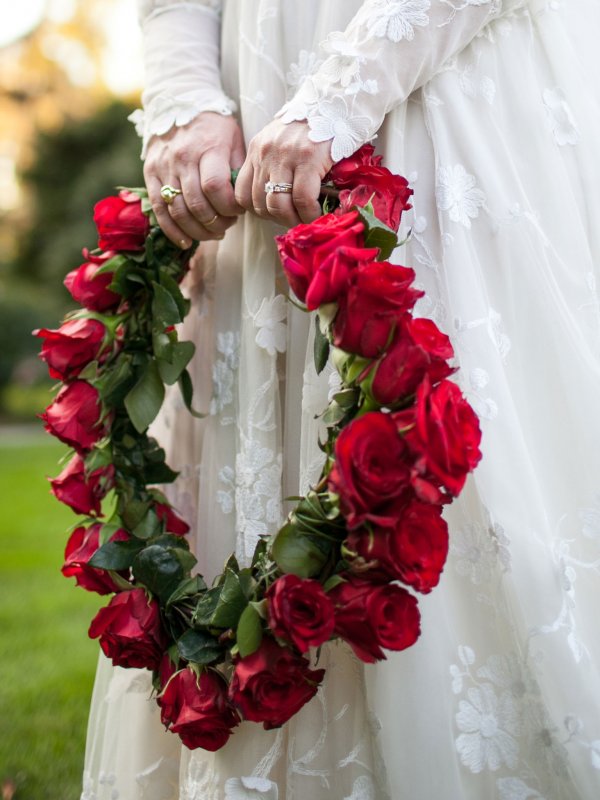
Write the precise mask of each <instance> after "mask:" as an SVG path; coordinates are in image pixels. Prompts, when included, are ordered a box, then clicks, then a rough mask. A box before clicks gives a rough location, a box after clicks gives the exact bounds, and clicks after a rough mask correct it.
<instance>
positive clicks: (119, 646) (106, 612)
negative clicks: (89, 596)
mask: <svg viewBox="0 0 600 800" xmlns="http://www.w3.org/2000/svg"><path fill="white" fill-rule="evenodd" d="M89 636H90V639H97V638H98V637H99V638H100V647H101V648H102V651H103V653H104V655H106V656H108V658H110V659H112V663H113V664H114V665H115V667H139V668H140V669H144V668H145V669H158V667H159V664H160V661H161V658H162V654H163V651H164V650H165V648H166V647H167V644H168V639H167V636H166V634H165V632H164V630H163V628H162V625H161V621H160V609H159V606H158V603H157V602H156V600H154V599H152V600H148V598H147V597H146V592H145V591H144V590H143V589H131V590H130V591H127V592H120V593H119V594H116V595H115V596H114V597H113V598H112V600H111V601H110V603H109V604H108V605H107V606H106V608H101V609H100V611H99V612H98V613H97V614H96V616H95V617H94V619H93V620H92V624H91V625H90V630H89Z"/></svg>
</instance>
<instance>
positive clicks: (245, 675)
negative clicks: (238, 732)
mask: <svg viewBox="0 0 600 800" xmlns="http://www.w3.org/2000/svg"><path fill="white" fill-rule="evenodd" d="M324 675H325V670H324V669H317V670H311V669H309V662H308V659H306V658H304V657H303V656H299V655H297V654H296V653H294V652H293V651H292V650H289V649H288V648H287V647H280V646H279V645H278V644H277V643H276V642H274V641H273V639H267V638H265V639H263V641H262V644H261V646H260V647H259V649H258V650H257V651H256V652H255V653H252V655H249V656H246V658H242V659H240V660H239V661H238V662H237V664H236V665H235V670H234V672H233V677H232V679H231V685H230V687H229V698H230V700H231V702H232V703H233V704H234V705H235V706H237V708H239V710H240V712H241V713H242V716H243V717H244V719H249V720H252V721H253V722H262V723H263V727H264V728H265V730H271V728H278V727H279V726H280V725H283V723H284V722H287V721H288V719H290V717H293V716H294V714H296V713H297V712H298V711H299V710H300V709H301V708H302V706H303V705H304V704H305V703H308V701H309V700H311V699H312V698H313V697H314V696H315V694H316V693H317V689H318V688H319V684H320V682H321V681H322V680H323V677H324Z"/></svg>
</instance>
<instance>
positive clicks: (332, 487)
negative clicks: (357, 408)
mask: <svg viewBox="0 0 600 800" xmlns="http://www.w3.org/2000/svg"><path fill="white" fill-rule="evenodd" d="M408 455H409V453H408V449H407V447H406V444H405V443H404V440H403V439H402V437H401V436H400V435H399V434H398V430H397V427H396V423H395V422H394V420H393V419H392V417H391V415H390V414H384V413H383V412H380V411H371V412H369V413H368V414H365V415H364V416H362V417H358V418H357V419H355V420H353V421H352V422H351V423H350V424H349V425H347V426H346V427H345V428H344V429H343V430H342V432H341V433H340V435H339V436H338V438H337V440H336V443H335V463H334V465H333V469H332V470H331V473H330V474H329V481H328V485H329V491H331V492H334V493H335V494H337V495H339V498H340V509H341V511H342V514H343V515H344V517H345V518H346V525H347V526H348V528H350V529H352V528H356V527H358V526H359V525H362V524H364V523H365V522H366V521H367V520H370V521H371V522H373V523H375V524H379V525H390V524H393V523H394V522H395V520H396V517H397V514H398V508H399V504H400V503H401V502H402V501H403V500H404V498H405V495H406V491H407V489H409V486H410V466H409V461H408V458H407V456H408Z"/></svg>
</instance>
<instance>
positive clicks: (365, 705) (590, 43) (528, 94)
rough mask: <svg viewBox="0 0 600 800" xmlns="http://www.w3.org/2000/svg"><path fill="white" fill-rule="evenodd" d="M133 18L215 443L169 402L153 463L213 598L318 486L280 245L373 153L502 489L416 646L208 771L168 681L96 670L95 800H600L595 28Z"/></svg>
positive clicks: (321, 402) (580, 10)
mask: <svg viewBox="0 0 600 800" xmlns="http://www.w3.org/2000/svg"><path fill="white" fill-rule="evenodd" d="M140 14H141V20H142V25H143V31H144V38H145V58H146V68H147V85H146V89H145V92H144V96H143V101H144V111H143V112H137V113H136V115H135V121H136V124H137V127H138V130H139V132H140V134H141V135H142V136H143V140H144V145H143V155H144V157H145V178H146V182H147V187H148V191H149V194H150V198H151V200H152V203H153V208H154V211H155V213H156V216H157V218H158V220H159V223H160V225H161V227H162V228H163V230H164V231H165V233H166V234H167V235H168V236H169V238H171V239H172V240H173V241H174V242H176V243H178V244H179V245H180V246H181V247H183V248H186V247H188V246H189V245H190V243H191V241H192V240H200V241H201V242H202V245H201V247H200V249H199V256H198V257H197V259H196V261H195V264H194V270H193V272H192V274H191V276H190V285H189V287H188V288H189V292H190V294H191V297H192V299H193V312H192V314H191V315H190V318H189V319H188V322H187V323H186V324H187V325H188V330H187V332H186V333H187V338H193V339H194V341H195V342H196V344H197V356H196V359H195V362H194V365H193V370H194V372H195V375H194V378H195V384H196V398H197V400H196V403H197V405H202V406H204V408H205V410H207V411H208V412H209V415H208V416H207V417H206V418H205V419H204V420H202V421H197V420H193V419H192V418H191V417H189V416H188V415H187V413H186V412H185V411H184V410H183V409H182V408H180V406H179V405H178V404H177V402H178V401H177V397H176V396H175V395H173V396H172V397H171V398H170V399H169V400H168V401H167V404H166V406H165V408H164V410H163V414H162V417H161V419H160V420H159V422H158V424H157V426H156V430H155V434H156V435H157V436H158V438H159V439H160V440H161V442H162V443H164V445H165V447H166V448H167V450H168V453H169V456H170V463H171V464H172V466H174V467H177V468H179V469H181V476H180V478H179V480H178V481H177V484H176V487H175V491H174V492H172V493H171V496H170V499H171V500H172V502H173V503H174V504H175V505H176V507H177V508H178V510H179V511H180V512H181V513H182V514H184V515H185V516H186V517H187V519H188V520H190V521H192V523H193V532H194V533H193V538H192V546H193V549H194V550H195V553H196V555H197V557H198V559H199V564H200V569H201V571H202V572H203V574H204V575H205V576H207V577H208V578H209V579H210V578H212V576H214V575H215V574H217V573H218V572H220V571H221V568H222V565H223V562H224V560H225V558H226V557H227V556H228V555H229V553H230V552H231V551H232V550H234V549H235V551H236V553H237V555H238V557H239V558H240V560H242V561H244V560H246V559H247V558H248V556H249V555H250V554H251V553H252V552H253V550H254V546H255V544H256V541H257V540H258V537H260V536H261V535H263V534H266V533H269V532H272V531H273V530H275V529H276V527H277V526H278V525H279V524H280V522H281V520H282V517H283V516H284V515H285V513H286V507H285V502H284V500H283V498H285V497H287V496H289V495H295V494H297V493H298V491H299V490H300V491H301V492H302V491H304V490H305V489H306V487H307V486H309V485H310V483H311V481H312V480H314V477H315V476H316V475H318V474H319V471H320V469H321V466H322V464H321V454H320V451H319V449H318V447H317V446H316V443H317V440H318V434H319V420H318V418H317V415H318V414H319V413H320V412H321V411H322V410H323V408H324V407H325V405H326V404H327V397H328V393H329V392H330V391H331V389H332V388H335V385H334V380H333V377H331V376H332V370H325V371H324V372H323V373H322V374H321V375H320V376H317V375H316V374H315V372H314V368H313V366H312V341H311V330H312V329H311V325H310V320H309V319H308V317H306V316H304V315H303V314H302V313H301V312H299V311H298V310H297V309H296V308H294V306H293V305H292V304H290V303H287V302H286V299H285V293H286V284H285V280H284V279H283V277H282V273H281V270H280V266H279V263H278V258H277V253H276V250H275V247H274V243H273V237H274V235H275V234H277V233H278V232H281V226H282V225H283V226H291V225H295V224H297V223H298V222H300V221H305V222H308V221H311V220H312V219H314V218H315V217H316V216H317V215H318V214H319V208H318V204H317V202H316V198H317V195H318V191H319V184H320V182H321V179H322V178H323V176H324V175H325V174H326V173H327V171H328V170H329V168H330V167H331V165H332V163H333V162H334V161H337V160H339V159H340V158H342V157H344V156H347V155H350V154H351V153H352V152H354V151H355V150H356V149H358V147H359V146H360V145H362V144H363V143H364V142H366V141H368V140H372V139H374V144H375V146H376V149H377V151H378V152H379V153H380V154H382V155H383V156H384V163H385V165H386V166H387V167H388V168H389V169H391V170H392V171H393V172H399V173H402V174H403V175H405V176H406V177H407V178H408V179H409V181H410V184H411V186H412V187H413V189H414V197H413V201H414V202H413V209H412V211H411V212H410V213H409V214H406V215H405V219H406V218H408V219H406V222H405V228H406V230H405V231H404V232H405V233H406V232H408V228H409V227H410V228H411V229H412V236H411V238H410V240H409V242H408V244H406V245H405V247H403V248H402V249H400V250H399V251H396V253H395V256H394V257H395V259H396V260H397V261H398V263H400V261H402V263H405V264H409V265H410V266H413V267H414V268H415V269H416V271H417V276H418V281H419V284H420V287H421V288H422V289H424V291H425V293H426V294H425V296H424V297H423V299H422V300H421V301H419V302H420V305H419V307H418V313H419V314H420V315H421V316H426V317H430V318H432V319H434V320H435V321H436V322H437V323H438V324H439V326H440V327H441V328H442V330H444V331H446V332H447V333H448V334H449V335H450V336H451V337H452V340H453V344H454V348H455V351H456V353H457V357H458V362H459V364H460V371H459V373H458V374H457V380H458V381H459V383H460V385H461V388H462V389H463V391H464V393H465V394H466V396H467V398H468V399H469V401H470V402H471V404H472V405H473V406H474V407H475V409H476V411H477V413H478V415H479V417H480V419H481V423H482V429H483V460H482V463H481V465H480V466H479V468H478V469H477V471H476V473H475V475H474V476H473V477H472V478H471V480H470V483H469V484H468V487H467V489H466V490H465V492H464V493H463V494H462V495H461V498H460V499H459V500H458V501H457V502H456V503H455V504H453V506H452V508H451V509H449V510H448V511H447V519H448V522H449V525H450V537H451V552H450V557H449V560H448V563H447V566H446V569H445V572H444V575H443V576H442V580H441V583H440V586H439V587H438V588H437V590H436V591H434V592H433V593H432V594H431V595H428V596H427V597H425V598H423V600H422V602H421V608H422V613H423V634H422V636H421V638H420V640H419V642H418V643H417V645H416V646H415V647H413V648H412V649H411V650H409V651H406V652H402V653H395V654H390V655H389V658H388V660H387V661H386V662H382V663H380V664H378V665H376V666H369V667H367V668H365V669H364V670H363V666H362V664H361V663H360V662H358V661H357V660H356V659H355V658H354V657H353V656H352V654H351V652H349V651H348V650H347V649H346V648H345V647H344V646H342V645H341V644H333V645H329V646H328V647H326V648H324V653H323V655H322V660H323V666H325V667H327V678H326V681H325V684H324V686H323V688H322V690H321V691H320V692H319V694H318V695H317V697H316V698H315V699H314V700H313V701H312V702H311V703H309V704H308V705H307V706H305V707H304V708H303V709H302V711H301V712H300V713H299V714H298V715H297V716H296V717H294V718H293V719H292V720H291V721H290V722H289V723H287V724H286V725H285V726H284V727H283V728H281V729H279V730H275V731H269V732H265V731H262V730H260V729H259V728H258V727H257V726H255V725H251V724H249V723H245V724H243V725H242V726H241V727H240V729H239V731H238V732H236V734H235V735H234V736H233V737H232V739H231V740H230V742H229V743H228V744H227V745H226V746H225V747H224V748H223V749H222V750H220V751H219V752H217V753H207V752H205V751H203V750H194V751H189V750H187V749H186V748H185V747H183V746H181V744H180V742H179V740H178V739H177V737H175V736H173V735H172V734H169V733H166V732H164V731H163V730H162V728H161V725H160V719H159V714H158V711H157V708H156V704H155V703H154V702H153V701H152V700H149V694H150V675H149V673H145V672H141V671H137V670H123V669H120V668H112V667H111V666H110V664H109V663H108V662H107V661H106V660H104V659H103V660H101V663H100V665H99V669H98V675H97V681H96V687H95V691H94V697H93V702H92V710H91V716H90V725H89V732H88V744H87V753H86V764H85V776H84V790H83V794H82V799H83V800H118V799H119V798H120V800H136V798H140V800H141V799H142V798H144V799H146V798H147V799H149V800H176V798H181V799H182V800H277V799H279V800H299V799H300V798H303V799H305V800H308V799H309V798H310V800H324V799H325V798H331V799H332V800H383V799H384V798H393V800H403V798H415V800H483V799H484V798H486V799H487V798H490V799H493V800H528V799H529V798H537V799H538V800H542V799H543V800H594V799H595V798H597V797H598V796H600V675H599V671H598V665H599V664H600V637H599V636H598V627H597V607H598V601H599V600H600V582H599V580H600V448H599V447H598V435H599V433H600V425H599V422H598V416H597V413H598V411H597V410H598V398H599V397H600V297H599V295H598V284H599V281H600V226H599V225H598V220H600V156H599V155H598V140H599V136H600V91H599V87H598V83H597V80H598V79H597V77H596V78H594V76H597V75H598V68H599V63H598V61H599V59H598V44H597V43H598V39H599V34H600V7H599V6H598V3H597V0H570V2H567V1H566V0H504V1H503V2H502V1H501V0H364V2H363V0H327V2H323V0H301V2H297V3H292V2H284V0H223V2H220V1H219V0H187V2H181V1H180V0H141V3H140ZM374 137H376V138H374ZM232 168H233V169H237V168H241V169H240V173H239V177H238V180H237V183H236V187H235V192H234V190H233V189H232V187H231V184H230V170H231V169H232ZM268 181H274V182H280V183H288V184H291V185H292V186H293V189H292V191H291V192H284V193H266V192H265V183H266V182H268ZM166 184H169V185H171V186H173V187H174V188H175V189H178V190H180V193H179V194H176V195H175V196H174V197H168V196H167V201H168V202H167V201H165V199H163V197H161V187H163V186H164V185H166Z"/></svg>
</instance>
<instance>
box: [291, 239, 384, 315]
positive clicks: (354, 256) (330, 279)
mask: <svg viewBox="0 0 600 800" xmlns="http://www.w3.org/2000/svg"><path fill="white" fill-rule="evenodd" d="M378 253H379V250H378V248H376V247H373V248H371V249H366V248H364V247H340V249H339V250H336V251H335V252H333V253H330V254H329V255H328V256H327V257H326V258H325V260H324V261H323V262H322V263H321V264H319V265H318V266H317V268H316V270H315V272H314V274H313V276H312V279H311V281H310V285H309V287H308V291H307V292H306V306H307V308H308V309H309V310H310V311H313V310H314V309H316V308H318V307H319V306H320V305H322V304H323V303H333V302H336V301H337V300H338V299H339V297H340V295H341V294H343V293H344V292H345V291H346V287H347V285H348V279H349V277H350V273H351V272H352V270H355V269H357V268H358V266H359V264H368V263H370V262H371V261H373V260H374V259H375V258H377V254H378Z"/></svg>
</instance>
